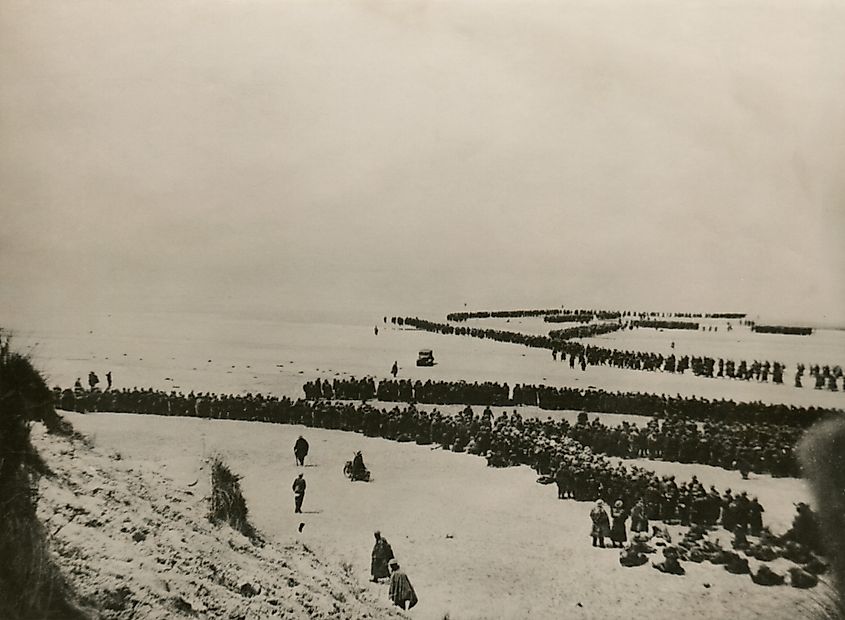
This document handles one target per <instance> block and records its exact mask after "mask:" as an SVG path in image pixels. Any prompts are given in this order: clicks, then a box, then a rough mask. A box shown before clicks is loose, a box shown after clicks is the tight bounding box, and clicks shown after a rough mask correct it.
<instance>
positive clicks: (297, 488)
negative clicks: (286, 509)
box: [293, 474, 306, 513]
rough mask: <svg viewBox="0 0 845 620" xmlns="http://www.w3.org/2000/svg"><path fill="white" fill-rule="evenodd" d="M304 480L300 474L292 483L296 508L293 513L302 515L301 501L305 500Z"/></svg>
mask: <svg viewBox="0 0 845 620" xmlns="http://www.w3.org/2000/svg"><path fill="white" fill-rule="evenodd" d="M305 486H306V485H305V478H304V476H303V475H302V474H299V475H298V476H297V477H296V480H294V481H293V500H294V504H295V505H296V508H295V509H294V513H302V500H304V499H305Z"/></svg>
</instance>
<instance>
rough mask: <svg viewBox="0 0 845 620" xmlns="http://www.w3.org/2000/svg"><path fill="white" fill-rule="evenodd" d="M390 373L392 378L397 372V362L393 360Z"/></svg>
mask: <svg viewBox="0 0 845 620" xmlns="http://www.w3.org/2000/svg"><path fill="white" fill-rule="evenodd" d="M390 374H391V375H393V378H394V379H395V378H396V375H397V374H399V364H398V363H397V362H393V368H391V369H390Z"/></svg>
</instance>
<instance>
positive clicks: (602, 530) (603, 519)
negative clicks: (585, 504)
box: [590, 500, 610, 547]
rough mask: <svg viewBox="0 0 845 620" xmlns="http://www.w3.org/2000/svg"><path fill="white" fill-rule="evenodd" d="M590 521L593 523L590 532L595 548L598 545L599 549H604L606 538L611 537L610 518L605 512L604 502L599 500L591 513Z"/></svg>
mask: <svg viewBox="0 0 845 620" xmlns="http://www.w3.org/2000/svg"><path fill="white" fill-rule="evenodd" d="M590 519H591V520H592V522H593V528H592V530H590V535H591V536H592V537H593V547H595V546H596V544H597V543H598V546H599V547H604V537H605V536H610V517H608V516H607V513H606V512H605V511H604V502H603V501H601V500H599V501H597V502H596V505H595V507H594V508H593V509H592V510H591V511H590Z"/></svg>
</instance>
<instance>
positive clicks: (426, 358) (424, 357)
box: [417, 349, 434, 366]
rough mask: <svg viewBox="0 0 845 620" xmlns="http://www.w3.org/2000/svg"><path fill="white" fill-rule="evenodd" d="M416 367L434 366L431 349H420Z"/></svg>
mask: <svg viewBox="0 0 845 620" xmlns="http://www.w3.org/2000/svg"><path fill="white" fill-rule="evenodd" d="M417 366H434V353H433V352H432V351H431V349H422V350H421V351H420V354H419V357H417Z"/></svg>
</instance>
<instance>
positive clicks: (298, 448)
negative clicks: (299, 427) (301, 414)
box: [293, 435, 308, 467]
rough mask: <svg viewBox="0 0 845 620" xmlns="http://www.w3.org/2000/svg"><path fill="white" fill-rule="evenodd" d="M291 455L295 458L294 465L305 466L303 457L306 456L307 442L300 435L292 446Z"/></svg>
mask: <svg viewBox="0 0 845 620" xmlns="http://www.w3.org/2000/svg"><path fill="white" fill-rule="evenodd" d="M293 455H294V456H295V457H296V464H297V465H301V466H303V467H304V466H305V457H306V456H308V442H307V441H306V440H305V437H303V436H302V435H300V436H299V439H297V440H296V443H295V444H293Z"/></svg>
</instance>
